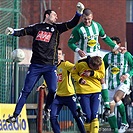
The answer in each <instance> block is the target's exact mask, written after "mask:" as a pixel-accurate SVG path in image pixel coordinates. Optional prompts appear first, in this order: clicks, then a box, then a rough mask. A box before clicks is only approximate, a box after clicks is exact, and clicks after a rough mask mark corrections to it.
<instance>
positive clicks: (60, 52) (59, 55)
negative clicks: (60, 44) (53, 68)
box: [58, 48, 63, 63]
mask: <svg viewBox="0 0 133 133" xmlns="http://www.w3.org/2000/svg"><path fill="white" fill-rule="evenodd" d="M61 60H63V53H62V49H61V48H58V63H60V62H61Z"/></svg>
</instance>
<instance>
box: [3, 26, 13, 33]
mask: <svg viewBox="0 0 133 133" xmlns="http://www.w3.org/2000/svg"><path fill="white" fill-rule="evenodd" d="M13 33H14V29H13V28H10V27H7V28H6V30H5V34H6V35H13Z"/></svg>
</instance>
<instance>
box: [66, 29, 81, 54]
mask: <svg viewBox="0 0 133 133" xmlns="http://www.w3.org/2000/svg"><path fill="white" fill-rule="evenodd" d="M79 40H80V35H79V31H78V29H77V28H76V27H75V28H74V29H73V31H72V33H71V35H70V38H69V40H68V46H69V48H70V49H72V50H73V51H74V52H76V49H77V48H78V47H77V45H76V44H77V43H78V42H79Z"/></svg>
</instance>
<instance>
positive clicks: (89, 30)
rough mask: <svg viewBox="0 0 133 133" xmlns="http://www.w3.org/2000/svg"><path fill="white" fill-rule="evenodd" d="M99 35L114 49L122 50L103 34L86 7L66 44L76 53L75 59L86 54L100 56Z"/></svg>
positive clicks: (99, 25)
mask: <svg viewBox="0 0 133 133" xmlns="http://www.w3.org/2000/svg"><path fill="white" fill-rule="evenodd" d="M99 37H101V39H102V40H103V41H104V42H105V43H106V44H107V45H109V46H110V47H111V48H113V49H114V50H117V49H120V50H122V51H123V47H119V46H118V45H116V44H115V43H114V42H113V41H112V40H111V39H110V37H108V36H107V35H106V34H105V31H104V29H103V28H102V26H101V24H100V23H98V22H95V21H94V20H93V13H92V11H91V10H90V9H89V8H86V9H84V10H83V15H82V22H81V23H80V24H78V25H77V26H76V27H75V28H74V29H73V31H72V34H71V36H70V39H69V41H68V46H69V47H70V48H71V49H72V50H73V51H74V52H76V53H77V56H78V58H77V60H79V59H81V58H83V57H85V56H87V55H90V56H100V55H99V52H100V44H99V41H98V39H99ZM124 49H125V48H124ZM77 60H76V61H77Z"/></svg>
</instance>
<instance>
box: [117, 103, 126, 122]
mask: <svg viewBox="0 0 133 133" xmlns="http://www.w3.org/2000/svg"><path fill="white" fill-rule="evenodd" d="M117 109H118V111H119V112H120V115H121V118H122V123H125V124H127V120H126V111H125V106H124V104H123V103H122V102H121V104H120V105H117Z"/></svg>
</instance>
